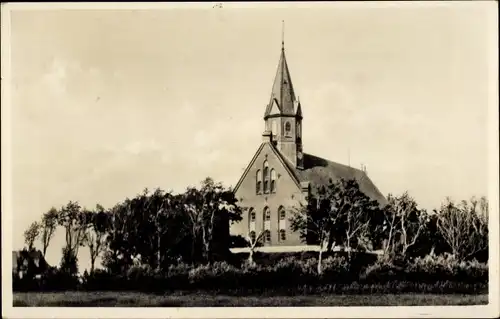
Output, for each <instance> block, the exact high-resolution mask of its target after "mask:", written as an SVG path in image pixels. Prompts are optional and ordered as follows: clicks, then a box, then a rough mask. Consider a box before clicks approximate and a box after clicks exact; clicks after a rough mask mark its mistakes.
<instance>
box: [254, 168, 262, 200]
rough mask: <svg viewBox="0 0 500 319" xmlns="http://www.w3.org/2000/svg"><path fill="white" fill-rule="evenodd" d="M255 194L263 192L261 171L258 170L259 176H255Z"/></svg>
mask: <svg viewBox="0 0 500 319" xmlns="http://www.w3.org/2000/svg"><path fill="white" fill-rule="evenodd" d="M255 179H256V181H255V192H256V193H257V194H259V193H260V192H261V191H262V174H261V171H260V169H258V170H257V175H256V176H255Z"/></svg>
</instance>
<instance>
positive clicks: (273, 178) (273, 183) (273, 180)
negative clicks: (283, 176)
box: [271, 169, 276, 193]
mask: <svg viewBox="0 0 500 319" xmlns="http://www.w3.org/2000/svg"><path fill="white" fill-rule="evenodd" d="M271 192H272V193H274V192H276V171H275V170H274V169H271Z"/></svg>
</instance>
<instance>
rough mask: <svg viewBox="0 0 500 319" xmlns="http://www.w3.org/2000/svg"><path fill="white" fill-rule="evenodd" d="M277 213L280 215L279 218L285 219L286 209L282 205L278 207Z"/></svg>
mask: <svg viewBox="0 0 500 319" xmlns="http://www.w3.org/2000/svg"><path fill="white" fill-rule="evenodd" d="M279 215H280V220H285V219H286V211H285V209H284V208H283V207H280V209H279Z"/></svg>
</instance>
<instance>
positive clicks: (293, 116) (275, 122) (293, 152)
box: [264, 41, 303, 169]
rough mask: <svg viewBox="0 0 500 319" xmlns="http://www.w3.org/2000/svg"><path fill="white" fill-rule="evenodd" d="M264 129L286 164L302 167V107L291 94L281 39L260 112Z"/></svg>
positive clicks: (288, 72)
mask: <svg viewBox="0 0 500 319" xmlns="http://www.w3.org/2000/svg"><path fill="white" fill-rule="evenodd" d="M264 122H265V130H266V131H268V132H271V134H272V137H271V139H272V142H273V144H274V145H275V146H276V148H277V149H278V150H279V151H280V153H281V154H283V155H284V156H285V157H286V158H287V159H288V160H289V161H290V163H291V164H292V165H293V166H294V167H296V168H299V169H300V168H303V154H302V109H301V106H300V101H299V100H298V99H297V98H296V97H295V92H294V90H293V85H292V79H291V76H290V71H289V70H288V64H287V62H286V57H285V46H284V41H282V42H281V56H280V60H279V63H278V69H277V71H276V76H275V78H274V83H273V88H272V93H271V99H270V101H269V104H268V105H267V107H266V112H265V114H264Z"/></svg>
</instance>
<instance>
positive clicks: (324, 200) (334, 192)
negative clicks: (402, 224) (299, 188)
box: [291, 179, 381, 273]
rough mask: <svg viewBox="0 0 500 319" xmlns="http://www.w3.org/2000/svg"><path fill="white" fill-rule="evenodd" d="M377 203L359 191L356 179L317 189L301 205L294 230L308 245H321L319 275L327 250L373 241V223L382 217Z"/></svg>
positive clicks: (294, 222)
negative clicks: (379, 216) (305, 202)
mask: <svg viewBox="0 0 500 319" xmlns="http://www.w3.org/2000/svg"><path fill="white" fill-rule="evenodd" d="M380 214H381V213H380V209H379V206H378V203H377V202H376V201H374V200H371V199H370V198H369V197H368V196H366V195H365V194H364V193H363V192H362V191H361V190H360V189H359V184H358V183H357V181H356V180H345V179H339V180H337V181H335V182H330V184H329V185H327V186H326V187H325V186H320V187H317V189H316V191H315V192H311V194H309V196H308V198H307V204H306V205H304V204H301V207H300V208H299V209H298V210H296V212H295V213H294V214H293V216H292V218H291V227H292V229H293V230H294V231H299V232H300V235H301V237H302V238H303V239H305V240H306V242H316V243H318V244H319V258H318V273H321V259H322V254H323V252H324V251H325V250H329V251H331V250H333V248H334V247H335V245H343V246H344V248H347V250H348V254H349V257H350V256H351V250H353V249H358V248H361V246H362V245H366V239H369V240H371V238H372V232H373V229H374V227H373V225H372V221H374V220H376V218H378V215H380Z"/></svg>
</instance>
